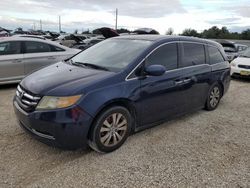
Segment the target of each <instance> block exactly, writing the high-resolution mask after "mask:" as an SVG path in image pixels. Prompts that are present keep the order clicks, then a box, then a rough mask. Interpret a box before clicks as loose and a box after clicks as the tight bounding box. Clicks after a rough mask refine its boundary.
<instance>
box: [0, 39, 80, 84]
mask: <svg viewBox="0 0 250 188" xmlns="http://www.w3.org/2000/svg"><path fill="white" fill-rule="evenodd" d="M80 51H81V50H79V49H71V48H68V47H65V46H63V45H60V44H58V43H56V42H52V41H49V40H42V39H36V38H29V37H15V36H13V37H5V38H1V39H0V85H1V84H8V83H18V82H19V81H21V79H22V78H24V77H25V76H26V75H27V74H29V73H31V72H34V71H36V70H38V69H40V68H42V67H45V66H47V65H50V64H52V63H56V62H59V61H62V60H65V59H68V58H70V57H72V56H74V55H75V54H77V53H79V52H80Z"/></svg>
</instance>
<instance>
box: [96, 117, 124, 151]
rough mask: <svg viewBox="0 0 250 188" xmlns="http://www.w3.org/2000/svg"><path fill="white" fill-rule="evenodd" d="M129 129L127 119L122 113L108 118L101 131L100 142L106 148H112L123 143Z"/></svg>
mask: <svg viewBox="0 0 250 188" xmlns="http://www.w3.org/2000/svg"><path fill="white" fill-rule="evenodd" d="M127 129H128V122H127V119H126V117H125V116H124V115H123V114H121V113H113V114H111V115H110V116H108V117H107V118H106V119H105V120H104V121H103V124H102V127H101V129H100V141H101V143H102V144H103V145H104V146H106V147H112V146H115V145H117V144H118V143H120V142H121V140H122V139H123V138H124V136H125V134H126V132H127Z"/></svg>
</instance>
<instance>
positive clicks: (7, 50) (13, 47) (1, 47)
mask: <svg viewBox="0 0 250 188" xmlns="http://www.w3.org/2000/svg"><path fill="white" fill-rule="evenodd" d="M20 53H21V42H19V41H10V42H2V43H0V55H12V54H20Z"/></svg>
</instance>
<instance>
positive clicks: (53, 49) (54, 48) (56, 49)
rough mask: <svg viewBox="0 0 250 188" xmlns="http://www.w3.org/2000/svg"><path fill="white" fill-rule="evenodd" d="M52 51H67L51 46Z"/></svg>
mask: <svg viewBox="0 0 250 188" xmlns="http://www.w3.org/2000/svg"><path fill="white" fill-rule="evenodd" d="M50 49H51V51H52V52H62V51H65V50H64V49H62V48H59V47H57V46H53V45H50Z"/></svg>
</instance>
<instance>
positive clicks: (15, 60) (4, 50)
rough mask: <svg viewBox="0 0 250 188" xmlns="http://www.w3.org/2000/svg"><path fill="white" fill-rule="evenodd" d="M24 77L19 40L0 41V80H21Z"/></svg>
mask: <svg viewBox="0 0 250 188" xmlns="http://www.w3.org/2000/svg"><path fill="white" fill-rule="evenodd" d="M23 77H24V63H23V54H22V53H21V42H19V41H8V42H1V43H0V82H5V81H14V80H21V79H22V78H23Z"/></svg>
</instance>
